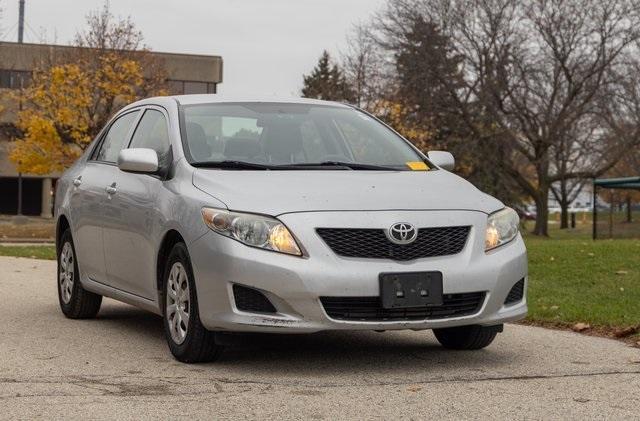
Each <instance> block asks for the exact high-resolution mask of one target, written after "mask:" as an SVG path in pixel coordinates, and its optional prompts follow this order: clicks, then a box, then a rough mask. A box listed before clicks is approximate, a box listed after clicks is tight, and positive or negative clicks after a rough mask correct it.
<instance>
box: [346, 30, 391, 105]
mask: <svg viewBox="0 0 640 421" xmlns="http://www.w3.org/2000/svg"><path fill="white" fill-rule="evenodd" d="M341 61H342V67H343V69H344V72H345V75H346V77H347V80H348V81H349V84H350V85H351V87H352V89H353V91H354V94H355V103H356V105H357V106H358V107H361V108H365V109H370V108H371V105H372V103H373V101H375V100H376V99H379V98H381V97H382V96H383V94H382V91H383V89H384V67H385V58H384V57H383V55H382V54H381V50H380V49H379V48H378V46H377V44H376V41H375V39H374V37H373V34H372V33H371V32H370V30H369V28H368V27H366V26H364V25H357V26H355V27H354V28H353V30H352V32H351V33H350V34H349V36H348V37H347V50H346V51H345V52H344V53H343V54H342V57H341Z"/></svg>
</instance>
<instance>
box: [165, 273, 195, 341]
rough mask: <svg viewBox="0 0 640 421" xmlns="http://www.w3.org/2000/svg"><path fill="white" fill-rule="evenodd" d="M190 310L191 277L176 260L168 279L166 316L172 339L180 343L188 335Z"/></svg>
mask: <svg viewBox="0 0 640 421" xmlns="http://www.w3.org/2000/svg"><path fill="white" fill-rule="evenodd" d="M190 312H191V306H190V295H189V279H188V277H187V272H186V270H185V269H184V266H183V265H182V263H180V262H176V263H174V264H173V266H171V270H170V271H169V278H168V279H167V308H166V311H165V315H166V316H165V317H166V318H167V322H168V324H169V331H170V332H171V339H172V340H173V342H175V343H176V344H178V345H180V344H181V343H182V342H184V340H185V338H186V337H187V332H188V329H189V314H190Z"/></svg>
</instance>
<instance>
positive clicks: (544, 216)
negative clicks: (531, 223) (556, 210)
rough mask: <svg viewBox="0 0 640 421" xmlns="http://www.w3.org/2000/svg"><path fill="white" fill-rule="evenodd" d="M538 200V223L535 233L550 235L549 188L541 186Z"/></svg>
mask: <svg viewBox="0 0 640 421" xmlns="http://www.w3.org/2000/svg"><path fill="white" fill-rule="evenodd" d="M535 201H536V225H535V227H534V228H533V234H534V235H540V236H544V237H548V236H549V189H545V188H541V189H540V191H539V194H538V196H537V197H536V198H535Z"/></svg>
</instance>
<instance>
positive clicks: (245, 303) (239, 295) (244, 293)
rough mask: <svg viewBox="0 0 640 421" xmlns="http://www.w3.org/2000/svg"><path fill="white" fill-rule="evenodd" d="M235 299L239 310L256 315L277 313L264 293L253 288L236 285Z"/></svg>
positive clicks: (234, 289)
mask: <svg viewBox="0 0 640 421" xmlns="http://www.w3.org/2000/svg"><path fill="white" fill-rule="evenodd" d="M233 298H234V299H235V300H236V307H237V308H238V310H242V311H250V312H254V313H275V312H276V308H275V307H274V306H273V304H271V301H269V299H268V298H267V297H265V296H264V294H263V293H261V292H260V291H258V290H255V289H253V288H247V287H243V286H241V285H234V286H233Z"/></svg>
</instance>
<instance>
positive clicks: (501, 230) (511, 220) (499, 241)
mask: <svg viewBox="0 0 640 421" xmlns="http://www.w3.org/2000/svg"><path fill="white" fill-rule="evenodd" d="M519 224H520V217H518V214H517V213H516V211H514V210H513V209H511V208H504V209H502V210H501V211H498V212H495V213H492V214H491V215H489V219H488V221H487V232H486V234H485V240H484V249H485V251H489V250H491V249H494V248H496V247H499V246H501V245H503V244H506V243H508V242H509V241H511V240H513V239H514V238H516V235H518V225H519Z"/></svg>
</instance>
